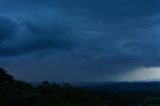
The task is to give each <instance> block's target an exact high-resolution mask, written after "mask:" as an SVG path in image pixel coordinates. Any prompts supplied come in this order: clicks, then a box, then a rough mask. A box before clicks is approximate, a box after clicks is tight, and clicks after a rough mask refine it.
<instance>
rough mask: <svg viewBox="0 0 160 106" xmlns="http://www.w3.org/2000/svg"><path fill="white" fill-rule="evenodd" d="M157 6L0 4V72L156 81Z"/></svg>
mask: <svg viewBox="0 0 160 106" xmlns="http://www.w3.org/2000/svg"><path fill="white" fill-rule="evenodd" d="M159 34H160V1H159V0H0V66H1V67H3V68H5V69H6V70H7V71H9V73H11V74H12V75H14V76H15V78H16V79H21V80H25V81H42V80H49V81H55V82H64V81H66V82H88V81H137V80H148V79H155V78H160V46H159V45H160V35H159Z"/></svg>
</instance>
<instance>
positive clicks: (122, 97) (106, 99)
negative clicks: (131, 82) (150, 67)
mask: <svg viewBox="0 0 160 106" xmlns="http://www.w3.org/2000/svg"><path fill="white" fill-rule="evenodd" d="M144 98H145V95H144V94H141V93H137V94H136V93H133V94H125V93H118V94H117V93H113V92H107V91H93V90H87V89H81V88H75V87H72V86H70V85H69V84H66V83H64V84H55V83H53V84H51V83H49V82H48V81H43V82H41V83H40V84H39V85H37V86H33V85H32V84H30V83H27V82H24V81H19V80H15V79H14V77H13V76H11V75H10V74H8V73H7V71H5V70H4V69H2V68H0V106H145V105H146V103H144Z"/></svg>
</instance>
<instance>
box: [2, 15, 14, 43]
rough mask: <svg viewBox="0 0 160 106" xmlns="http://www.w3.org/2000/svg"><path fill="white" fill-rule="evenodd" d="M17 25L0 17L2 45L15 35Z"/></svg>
mask: <svg viewBox="0 0 160 106" xmlns="http://www.w3.org/2000/svg"><path fill="white" fill-rule="evenodd" d="M15 31H16V25H15V23H14V22H12V21H11V20H10V19H8V18H5V17H2V16H0V44H1V43H3V41H5V40H7V39H10V38H11V37H12V36H13V34H15Z"/></svg>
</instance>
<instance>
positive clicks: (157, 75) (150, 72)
mask: <svg viewBox="0 0 160 106" xmlns="http://www.w3.org/2000/svg"><path fill="white" fill-rule="evenodd" d="M154 79H160V67H149V68H146V67H143V68H139V69H136V70H134V71H131V72H128V73H126V74H124V75H122V76H121V77H119V78H118V80H120V81H145V80H147V81H149V80H154Z"/></svg>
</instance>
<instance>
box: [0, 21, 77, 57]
mask: <svg viewBox="0 0 160 106" xmlns="http://www.w3.org/2000/svg"><path fill="white" fill-rule="evenodd" d="M8 21H9V20H7V22H8ZM9 22H10V21H9ZM3 23H4V24H5V25H6V26H8V27H9V28H8V27H7V28H8V29H7V28H6V29H5V30H4V28H3V29H2V28H1V29H2V31H3V32H2V31H1V33H2V34H5V35H2V38H3V39H5V38H10V36H13V37H12V39H9V40H8V41H6V42H4V43H3V44H1V45H0V51H1V52H0V56H1V57H3V56H5V57H6V56H15V55H22V54H29V53H32V52H41V51H45V50H54V49H59V50H69V49H71V48H72V46H74V42H73V41H72V38H71V36H72V33H71V30H70V28H69V27H68V26H66V25H63V24H60V23H58V22H51V23H45V22H42V21H41V22H39V21H37V22H32V21H25V22H23V23H20V24H19V25H18V28H17V33H14V35H12V32H11V31H10V30H12V29H11V28H12V26H9V25H7V24H8V23H6V22H5V21H4V22H3ZM2 27H3V26H2ZM10 27H11V28H10ZM13 28H14V27H13ZM3 36H4V37H3Z"/></svg>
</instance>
